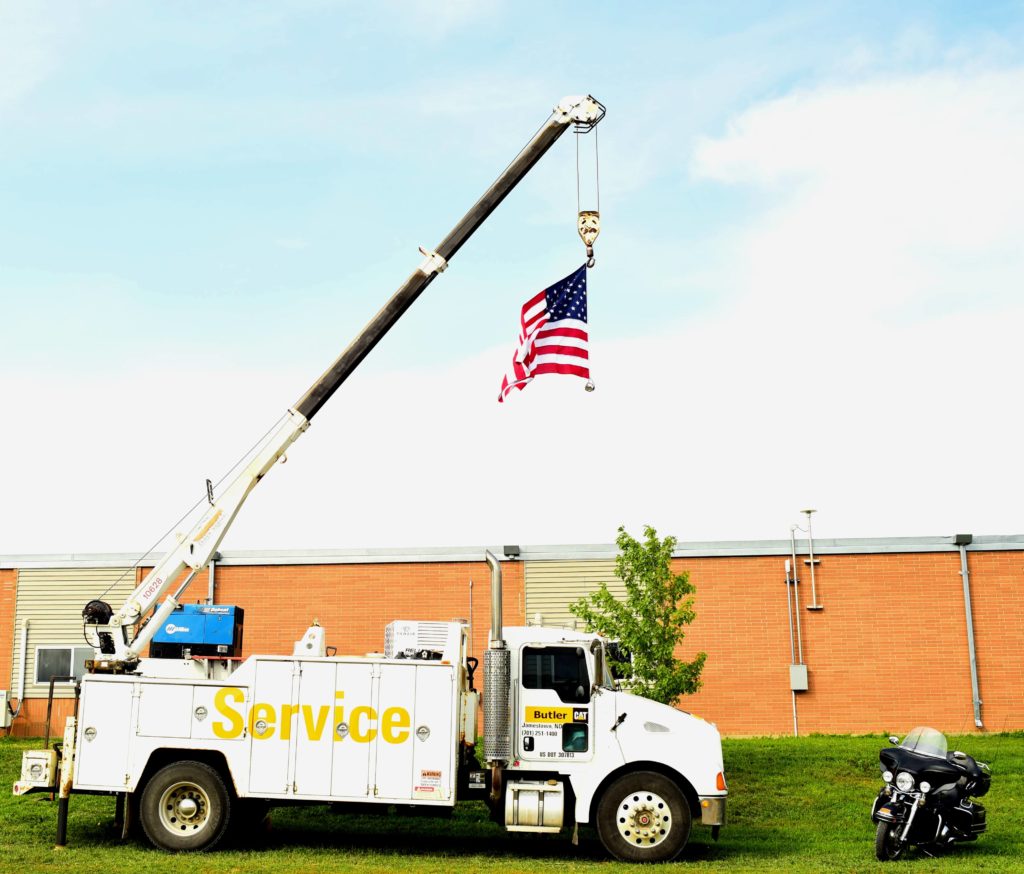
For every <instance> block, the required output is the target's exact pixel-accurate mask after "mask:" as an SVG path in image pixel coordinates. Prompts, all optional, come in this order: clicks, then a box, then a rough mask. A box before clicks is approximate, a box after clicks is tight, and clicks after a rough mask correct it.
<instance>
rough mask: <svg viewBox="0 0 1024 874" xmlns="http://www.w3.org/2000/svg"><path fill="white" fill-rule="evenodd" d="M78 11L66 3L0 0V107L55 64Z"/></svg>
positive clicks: (27, 89)
mask: <svg viewBox="0 0 1024 874" xmlns="http://www.w3.org/2000/svg"><path fill="white" fill-rule="evenodd" d="M81 14H82V10H81V9H80V8H78V9H76V8H75V7H74V6H72V5H70V4H68V5H66V6H62V7H61V8H60V9H59V10H57V9H55V8H53V7H50V6H48V5H46V4H35V3H28V2H22V0H0V109H3V108H4V107H5V106H8V105H10V104H13V103H16V102H18V101H19V100H22V99H23V98H24V97H25V96H26V95H28V94H29V93H31V92H32V91H33V89H35V88H36V87H37V86H38V85H39V84H40V83H42V82H43V81H45V80H46V79H47V78H48V77H49V76H50V75H51V73H53V71H54V70H55V69H56V68H57V66H58V63H59V59H60V54H61V51H62V50H63V48H64V46H65V43H66V41H67V39H68V36H69V34H70V33H71V32H72V31H73V30H74V28H75V27H76V23H77V21H78V19H79V18H80V16H81Z"/></svg>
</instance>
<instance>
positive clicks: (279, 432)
mask: <svg viewBox="0 0 1024 874" xmlns="http://www.w3.org/2000/svg"><path fill="white" fill-rule="evenodd" d="M604 111H605V110H604V106H602V105H601V104H600V103H599V102H598V101H597V100H595V99H594V98H593V97H589V96H587V97H566V98H565V99H564V100H562V101H561V102H560V103H559V104H558V106H556V107H555V109H554V111H553V112H552V114H551V117H550V118H549V119H548V120H547V122H545V124H544V125H543V126H542V127H541V129H540V130H539V131H538V132H537V133H536V134H535V135H534V137H533V139H531V140H530V142H529V143H528V144H527V145H526V147H525V148H524V149H523V150H522V151H521V152H520V153H519V154H518V155H517V156H516V157H515V158H514V159H513V161H512V163H511V164H509V165H508V167H507V168H506V169H505V171H504V172H503V173H502V174H501V176H499V177H498V179H497V180H496V181H495V182H494V184H493V185H491V187H490V188H488V189H487V191H485V192H484V194H483V196H482V197H481V198H480V199H479V200H478V201H477V202H476V203H475V204H474V205H473V207H472V209H470V210H469V212H467V213H466V215H464V216H463V217H462V219H461V220H460V221H459V223H458V224H457V225H455V227H454V228H453V229H452V231H451V233H449V234H448V236H447V237H445V238H444V239H443V240H442V241H441V243H440V245H438V247H437V249H436V251H433V252H428V251H426V250H424V249H421V250H420V251H421V252H423V254H424V256H425V258H424V261H423V263H422V264H420V266H419V267H418V268H417V269H416V270H415V271H414V272H413V274H412V275H411V276H410V277H409V278H408V279H407V280H406V281H405V283H404V284H403V285H402V287H401V288H399V289H398V291H396V292H395V293H394V294H393V295H392V296H391V299H390V300H389V301H388V302H387V303H386V304H385V305H384V306H383V308H382V309H381V310H380V312H378V313H377V315H376V316H374V317H373V319H371V320H370V322H369V324H367V325H366V327H365V328H363V330H362V331H360V332H359V335H358V336H357V337H356V338H355V339H354V340H353V341H352V342H351V343H350V344H349V346H348V348H347V349H345V351H344V352H342V353H341V355H340V356H338V358H337V360H336V361H335V362H334V363H333V364H332V365H331V366H330V367H329V368H328V369H327V370H326V371H325V372H324V373H323V374H322V375H321V377H320V378H319V379H318V380H317V381H316V382H315V383H313V385H312V386H311V387H310V389H309V390H308V391H307V392H306V393H305V394H304V395H303V396H302V397H301V398H299V400H298V402H297V403H296V404H295V406H294V407H292V408H291V409H289V410H288V412H287V414H286V415H285V417H284V419H283V420H282V422H281V424H280V425H279V426H278V427H277V428H276V429H275V430H274V431H273V433H272V434H271V435H270V436H269V437H268V438H267V439H266V441H265V442H264V443H263V445H262V447H261V448H260V449H259V450H257V452H256V455H255V456H254V458H253V459H252V461H250V462H249V464H248V465H247V466H246V467H245V469H244V470H243V471H242V472H241V473H240V474H239V475H238V476H237V477H236V478H235V479H234V481H233V482H232V483H231V485H229V486H228V487H227V489H225V491H224V492H223V493H222V494H221V495H220V497H218V498H217V499H216V500H215V501H214V502H212V504H211V506H210V508H209V509H208V510H207V511H206V513H205V514H204V515H203V517H202V518H201V519H200V520H199V522H198V523H197V524H196V525H195V527H194V528H193V529H192V530H191V531H190V532H189V534H188V535H187V536H186V537H185V538H184V539H183V540H182V541H181V542H180V543H179V544H178V545H177V546H176V547H175V548H174V549H172V550H171V551H170V552H168V553H167V554H166V555H165V556H164V557H163V558H162V559H161V560H160V561H159V562H158V563H157V565H156V567H154V568H153V570H151V571H150V572H149V573H148V574H147V575H146V577H145V579H143V581H142V582H141V583H140V584H139V586H138V587H137V588H136V589H135V591H134V592H132V594H131V595H129V596H128V599H127V600H126V601H125V603H124V605H123V606H122V607H121V609H120V610H118V611H117V612H116V613H114V614H113V615H110V611H109V608H106V610H104V609H103V608H99V609H97V607H96V606H95V605H97V604H98V603H100V602H95V601H93V602H90V604H89V605H87V607H86V610H85V611H83V617H84V618H85V621H86V627H87V628H89V629H91V630H92V631H93V632H95V633H97V634H98V635H99V640H100V653H99V654H98V655H97V659H96V660H95V661H94V663H93V669H94V670H100V671H111V670H114V671H120V670H131V669H132V668H133V667H134V665H135V664H136V663H137V662H138V661H139V658H140V656H141V653H142V651H143V650H144V649H145V647H146V646H147V645H148V644H149V642H150V640H151V639H152V637H153V635H154V634H155V633H156V632H157V631H158V630H159V629H160V628H161V627H162V626H163V624H164V622H165V621H166V619H167V618H168V617H169V616H170V614H171V613H172V612H173V611H174V609H175V608H176V607H177V606H178V599H179V598H180V597H181V594H182V592H184V590H185V588H186V587H187V586H188V584H189V583H190V582H191V581H192V578H193V577H194V576H195V575H196V574H197V573H199V572H200V571H201V570H202V569H203V568H204V567H206V565H207V564H208V563H209V561H210V557H211V556H212V555H213V554H214V553H215V552H216V551H217V547H218V546H219V545H220V543H221V541H222V540H223V539H224V535H225V534H227V531H228V528H229V527H230V526H231V523H232V522H233V521H234V519H235V516H236V515H237V514H238V511H239V509H241V506H242V503H243V502H244V501H245V499H246V498H247V497H248V496H249V493H250V492H251V491H252V490H253V488H254V487H255V486H256V484H257V483H258V482H259V481H260V480H261V479H262V478H263V477H264V476H265V475H266V473H267V472H268V471H269V470H270V468H271V467H273V466H274V464H275V463H276V462H277V461H278V460H279V459H280V458H281V456H282V455H284V453H285V450H287V449H288V447H289V446H290V445H291V444H292V443H294V442H295V440H296V439H297V438H298V437H299V435H300V434H302V432H303V431H305V430H306V429H307V428H308V427H309V423H310V421H311V420H312V418H313V416H315V415H316V414H317V412H318V411H319V410H320V408H321V407H322V406H323V405H324V404H325V403H327V401H328V400H329V399H330V397H331V395H333V394H334V392H336V391H337V390H338V388H339V387H340V386H341V384H342V383H343V382H344V381H345V380H346V379H348V377H349V376H350V375H351V373H352V371H353V370H355V369H356V367H358V366H359V364H360V362H361V361H362V360H363V359H364V358H365V357H366V356H367V355H368V354H369V352H370V350H371V349H373V347H374V346H376V345H377V343H379V342H380V340H381V338H383V337H384V335H385V334H386V333H387V332H388V331H390V330H391V328H392V327H393V326H394V324H395V323H396V322H397V321H398V320H399V319H400V318H401V317H402V315H403V314H404V313H405V311H406V310H407V309H409V307H410V306H412V304H413V302H414V301H415V300H416V298H417V297H419V296H420V294H421V293H422V292H423V290H424V289H425V288H426V287H427V286H428V285H430V283H431V282H433V281H434V277H435V276H437V274H438V273H441V272H442V271H444V269H445V268H446V267H447V266H448V262H449V261H450V260H451V259H452V257H453V256H454V255H455V253H456V252H458V251H459V249H460V248H462V245H463V243H465V242H466V241H467V240H468V239H469V238H470V236H472V234H473V232H474V231H475V230H476V229H477V228H478V227H480V225H481V224H483V222H484V221H485V220H486V219H487V217H488V216H489V215H490V214H491V213H492V212H493V211H494V209H495V208H496V207H497V206H498V204H499V203H501V202H502V201H503V200H504V199H505V197H506V196H507V195H508V194H509V192H511V191H512V189H513V188H515V187H516V185H517V184H518V183H519V182H520V180H521V179H522V178H523V177H524V176H525V175H526V174H527V173H528V172H529V171H530V169H531V168H532V167H533V165H534V164H536V163H537V161H539V160H540V159H541V157H543V155H544V153H545V152H547V150H548V149H550V148H551V146H553V145H554V144H555V141H556V140H557V139H558V138H559V137H560V136H561V135H562V134H563V133H565V131H566V130H567V129H568V128H569V126H570V125H572V126H575V127H576V128H577V129H578V130H580V129H587V128H592V127H593V126H594V125H596V124H597V123H598V122H599V121H600V120H601V119H602V118H603V117H604ZM186 569H187V570H188V573H187V575H186V577H185V579H184V580H183V581H182V583H181V584H180V585H179V586H178V588H177V590H176V591H175V592H174V593H173V594H171V595H168V596H167V598H166V599H165V600H164V602H163V603H162V604H161V605H160V606H159V607H158V608H157V610H156V612H155V614H154V615H153V617H152V619H151V620H150V621H149V622H148V623H147V624H146V625H145V626H144V627H143V628H142V629H140V631H139V633H138V635H137V636H136V637H135V639H134V640H132V641H130V642H129V640H128V637H127V629H128V628H129V627H130V626H132V625H134V624H135V623H137V622H138V621H139V620H140V619H141V618H142V616H143V615H145V613H146V612H147V611H148V610H149V609H150V608H151V607H153V606H154V605H155V604H156V602H157V600H158V599H160V598H161V597H163V595H164V594H166V593H167V592H168V590H169V589H170V587H171V586H172V585H173V584H174V582H175V581H176V580H177V578H178V577H179V575H180V574H181V573H182V571H185V570H186ZM103 606H104V607H105V605H103ZM104 614H106V615H104Z"/></svg>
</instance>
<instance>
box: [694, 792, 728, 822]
mask: <svg viewBox="0 0 1024 874" xmlns="http://www.w3.org/2000/svg"><path fill="white" fill-rule="evenodd" d="M725 799H726V796H725V795H701V796H700V821H701V825H711V826H723V825H725Z"/></svg>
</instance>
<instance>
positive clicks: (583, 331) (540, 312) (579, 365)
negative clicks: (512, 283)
mask: <svg viewBox="0 0 1024 874" xmlns="http://www.w3.org/2000/svg"><path fill="white" fill-rule="evenodd" d="M519 322H520V328H519V345H518V346H517V347H516V351H515V354H514V355H513V356H512V367H511V369H510V370H509V372H508V373H507V374H505V378H504V379H503V380H502V383H501V394H500V395H498V403H502V402H503V401H504V400H505V397H506V396H507V395H508V393H509V392H511V391H512V389H514V388H517V389H519V390H520V391H522V389H524V388H525V387H526V385H527V383H529V382H530V381H531V380H532V379H533V378H534V377H535V376H540V375H541V374H542V373H568V374H571V375H572V376H580V377H583V379H590V360H589V355H588V353H587V266H586V264H584V265H583V266H582V267H580V269H579V270H577V271H576V272H575V273H573V274H571V275H569V276H566V277H565V279H561V280H559V281H558V282H556V283H555V284H554V285H552V286H551V287H550V288H545V289H544V291H542V292H540V294H536V295H534V296H533V297H531V298H530V299H529V300H528V301H527V302H526V303H524V304H523V311H522V314H521V315H520V317H519Z"/></svg>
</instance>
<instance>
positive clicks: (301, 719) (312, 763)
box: [291, 662, 337, 796]
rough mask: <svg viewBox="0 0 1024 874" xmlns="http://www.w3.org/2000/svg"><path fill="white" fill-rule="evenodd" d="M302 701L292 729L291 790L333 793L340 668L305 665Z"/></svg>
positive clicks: (304, 792)
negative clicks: (335, 696) (335, 712)
mask: <svg viewBox="0 0 1024 874" xmlns="http://www.w3.org/2000/svg"><path fill="white" fill-rule="evenodd" d="M301 664H302V678H301V680H300V681H299V700H298V702H297V705H296V712H295V722H294V724H293V725H292V726H291V730H292V738H293V740H292V745H293V746H294V747H295V772H294V777H293V779H292V788H293V790H294V792H295V794H296V795H316V796H326V795H330V794H331V762H332V758H333V752H334V747H335V746H336V744H335V743H334V740H333V738H334V736H335V735H334V726H335V722H334V702H335V698H334V692H335V680H336V674H337V666H336V665H334V664H332V663H331V662H302V663H301Z"/></svg>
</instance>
